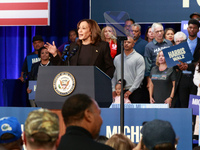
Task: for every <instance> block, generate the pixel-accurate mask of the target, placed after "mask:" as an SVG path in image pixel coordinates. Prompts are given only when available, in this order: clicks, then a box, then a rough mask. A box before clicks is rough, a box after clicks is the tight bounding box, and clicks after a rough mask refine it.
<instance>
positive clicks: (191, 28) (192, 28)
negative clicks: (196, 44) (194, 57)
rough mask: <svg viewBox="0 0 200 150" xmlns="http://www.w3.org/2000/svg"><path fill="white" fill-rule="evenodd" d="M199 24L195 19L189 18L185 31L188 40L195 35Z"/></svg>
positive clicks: (192, 38)
mask: <svg viewBox="0 0 200 150" xmlns="http://www.w3.org/2000/svg"><path fill="white" fill-rule="evenodd" d="M199 25H200V24H199V21H197V20H196V19H190V20H189V21H188V27H187V31H188V34H189V39H190V40H194V39H195V38H196V37H197V33H198V32H199Z"/></svg>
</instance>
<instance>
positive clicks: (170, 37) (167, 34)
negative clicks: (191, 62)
mask: <svg viewBox="0 0 200 150" xmlns="http://www.w3.org/2000/svg"><path fill="white" fill-rule="evenodd" d="M174 34H175V30H174V29H173V28H166V29H165V33H164V38H165V39H167V40H169V41H171V42H172V44H173V45H174Z"/></svg>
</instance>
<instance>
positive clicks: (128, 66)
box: [112, 37, 145, 103]
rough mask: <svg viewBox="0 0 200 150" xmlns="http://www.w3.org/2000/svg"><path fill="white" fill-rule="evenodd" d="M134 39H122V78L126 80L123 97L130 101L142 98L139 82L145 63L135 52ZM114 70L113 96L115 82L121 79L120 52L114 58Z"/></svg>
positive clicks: (137, 100) (142, 76)
mask: <svg viewBox="0 0 200 150" xmlns="http://www.w3.org/2000/svg"><path fill="white" fill-rule="evenodd" d="M133 47H134V40H133V38H132V37H128V39H127V40H125V41H124V79H125V80H126V85H125V94H124V98H129V99H130V101H131V102H132V103H139V102H141V100H142V95H141V94H140V93H141V88H140V84H141V82H142V80H143V78H144V72H145V63H144V58H143V57H142V55H140V54H139V53H137V52H136V51H135V49H133ZM114 66H115V72H114V76H113V78H112V89H113V96H115V84H116V83H117V81H118V80H119V79H121V54H119V55H117V56H116V57H115V59H114Z"/></svg>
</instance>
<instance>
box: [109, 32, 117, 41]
mask: <svg viewBox="0 0 200 150" xmlns="http://www.w3.org/2000/svg"><path fill="white" fill-rule="evenodd" d="M109 35H110V38H111V39H113V40H116V39H117V38H116V36H114V35H113V34H112V33H109Z"/></svg>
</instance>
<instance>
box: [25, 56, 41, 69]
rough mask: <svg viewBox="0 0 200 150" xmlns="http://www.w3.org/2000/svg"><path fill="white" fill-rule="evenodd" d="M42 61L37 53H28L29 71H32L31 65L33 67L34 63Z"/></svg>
mask: <svg viewBox="0 0 200 150" xmlns="http://www.w3.org/2000/svg"><path fill="white" fill-rule="evenodd" d="M38 61H40V58H38V55H37V54H34V55H28V56H27V65H28V72H31V67H32V64H34V63H36V62H38Z"/></svg>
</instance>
